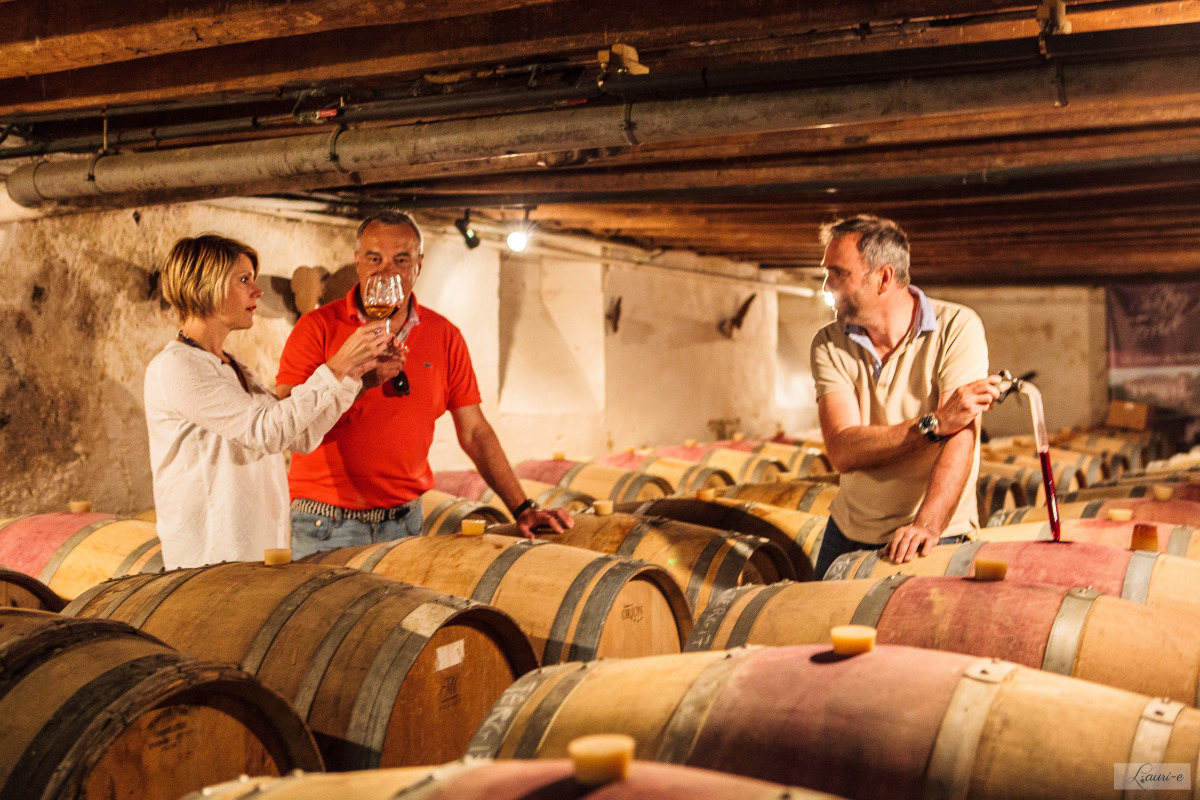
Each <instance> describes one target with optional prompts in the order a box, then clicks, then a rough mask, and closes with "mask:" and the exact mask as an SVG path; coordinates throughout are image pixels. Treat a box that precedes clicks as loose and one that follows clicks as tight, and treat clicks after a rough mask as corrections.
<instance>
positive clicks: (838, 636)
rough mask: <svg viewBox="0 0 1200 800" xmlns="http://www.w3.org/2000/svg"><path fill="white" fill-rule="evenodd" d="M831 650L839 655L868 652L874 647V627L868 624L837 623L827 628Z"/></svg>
mask: <svg viewBox="0 0 1200 800" xmlns="http://www.w3.org/2000/svg"><path fill="white" fill-rule="evenodd" d="M829 636H830V638H831V639H833V652H835V653H837V654H838V655H839V656H852V655H856V654H858V653H869V652H871V651H872V650H874V649H875V629H874V628H872V627H871V626H870V625H837V626H834V627H833V628H830V629H829Z"/></svg>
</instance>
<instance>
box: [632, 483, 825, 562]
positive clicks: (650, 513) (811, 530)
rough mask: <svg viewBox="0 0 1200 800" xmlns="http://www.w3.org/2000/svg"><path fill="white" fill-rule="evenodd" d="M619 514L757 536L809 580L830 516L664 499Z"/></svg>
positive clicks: (747, 503) (735, 503)
mask: <svg viewBox="0 0 1200 800" xmlns="http://www.w3.org/2000/svg"><path fill="white" fill-rule="evenodd" d="M615 510H617V511H619V512H622V513H626V514H635V515H637V516H639V517H666V518H667V519H674V520H679V521H680V522H689V523H691V524H693V525H702V526H704V527H707V528H715V529H716V530H720V531H728V532H731V533H740V534H744V535H747V536H759V537H762V538H763V539H767V540H769V541H771V542H773V543H774V544H776V545H777V546H778V547H779V548H780V549H781V550H783V552H784V554H785V555H787V558H788V561H790V562H791V564H792V567H793V568H794V569H795V570H796V579H797V580H801V581H807V580H812V578H813V565H814V564H815V563H816V558H817V553H818V552H819V550H820V547H821V540H822V539H823V538H824V535H825V526H826V524H828V522H829V517H827V516H822V515H819V514H807V513H805V512H803V511H792V510H790V509H786V508H780V507H778V506H772V505H767V504H766V503H755V502H752V501H748V500H746V501H743V500H734V499H731V498H727V497H715V498H713V499H711V500H700V499H697V498H693V497H666V498H663V499H661V500H649V501H646V502H644V503H625V504H622V505H620V506H617V507H616V509H615Z"/></svg>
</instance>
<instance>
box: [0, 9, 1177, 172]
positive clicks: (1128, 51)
mask: <svg viewBox="0 0 1200 800" xmlns="http://www.w3.org/2000/svg"><path fill="white" fill-rule="evenodd" d="M0 1H2V0H0ZM1198 37H1200V23H1193V24H1185V25H1171V26H1161V27H1154V28H1137V29H1122V30H1116V31H1094V32H1091V33H1083V34H1073V35H1070V36H1063V35H1050V36H1047V37H1046V38H1045V39H1044V40H1042V41H1041V42H1040V43H1039V41H1038V40H1035V39H1012V40H1003V41H995V42H976V43H972V44H962V45H946V46H940V47H928V48H920V49H914V50H899V51H884V52H876V53H862V54H857V55H852V56H849V55H839V56H826V57H822V58H810V59H803V60H799V61H783V62H771V63H764V64H742V65H738V66H733V67H707V68H704V69H699V70H691V71H687V72H666V73H650V74H648V75H629V74H617V75H612V76H609V77H606V78H604V79H603V80H600V81H598V82H597V81H592V80H584V81H580V82H577V83H575V84H572V85H568V86H551V87H545V88H529V87H526V88H520V89H511V88H510V89H502V90H498V91H482V92H464V93H457V92H452V93H449V94H444V95H431V96H424V97H410V96H407V94H405V95H404V96H400V97H389V96H387V95H388V94H390V93H384V95H383V96H381V97H380V98H379V99H375V100H371V101H367V102H360V103H354V104H351V105H347V106H344V107H341V108H337V109H335V111H336V113H335V114H334V115H333V116H329V117H318V116H317V115H316V113H315V112H311V111H309V112H303V113H298V114H296V115H295V116H293V115H284V116H265V117H264V116H255V117H242V118H230V119H218V120H211V121H208V122H203V123H185V124H178V125H168V126H159V127H156V128H142V129H136V130H125V131H114V132H111V133H110V134H109V135H108V137H107V138H105V137H103V136H99V135H94V136H82V137H75V138H72V139H58V140H54V141H41V142H36V141H35V142H31V143H29V144H26V145H23V146H20V147H10V148H5V149H0V158H2V159H11V158H22V157H25V156H31V155H45V154H49V153H72V152H73V153H81V152H94V151H96V150H98V149H99V148H100V147H101V146H102V145H103V144H108V145H109V146H112V147H120V146H122V145H129V144H139V143H145V142H164V141H169V140H171V139H178V138H187V137H193V136H204V135H214V134H230V133H244V132H248V131H253V130H258V129H260V128H263V127H267V126H272V125H276V124H280V123H283V122H291V123H296V122H305V123H309V124H320V125H324V126H326V127H328V126H330V125H331V124H332V125H336V124H353V123H356V122H369V121H382V120H390V121H393V122H408V121H412V120H417V119H427V118H429V117H436V116H446V115H455V114H491V113H502V112H510V113H511V112H513V111H532V110H536V109H539V108H541V109H548V108H553V107H555V106H557V105H560V104H564V103H584V102H589V101H593V100H596V99H599V98H601V97H605V96H607V97H610V98H621V99H626V100H629V99H632V100H640V99H642V98H647V97H651V96H675V97H677V98H679V97H680V96H682V95H691V96H697V95H712V94H717V93H737V92H761V91H767V90H778V91H783V90H787V89H804V88H810V87H815V86H821V85H828V84H830V83H836V84H839V85H840V84H844V83H847V82H860V83H861V82H865V81H877V80H884V79H893V80H894V79H898V78H912V77H918V76H932V75H937V74H940V75H946V74H954V73H959V72H967V71H973V70H977V69H985V70H991V71H996V70H999V69H1015V68H1022V67H1030V66H1038V65H1041V64H1043V63H1045V62H1046V61H1048V60H1049V61H1055V62H1063V63H1067V62H1071V61H1078V60H1081V59H1103V58H1105V57H1109V58H1111V57H1113V56H1116V55H1118V54H1119V55H1120V56H1121V57H1123V58H1133V57H1143V56H1163V55H1166V54H1178V53H1188V52H1191V51H1193V50H1194V49H1195V42H1196V41H1197V38H1198ZM572 66H573V65H571V64H568V63H558V64H551V65H544V66H540V67H538V66H535V65H530V66H527V67H523V68H515V69H511V68H510V69H507V70H505V73H506V74H507V73H522V72H530V71H535V70H536V69H539V68H540V69H542V70H550V71H554V70H561V69H567V68H570V67H572ZM303 96H304V92H302V91H301V92H291V93H289V94H286V95H283V94H281V95H279V96H278V97H276V96H275V95H253V96H249V97H245V98H230V99H224V100H216V101H213V100H197V101H187V102H184V101H175V102H170V103H158V104H146V105H142V106H130V107H127V108H114V109H109V110H107V111H106V112H105V113H104V115H98V116H97V117H96V120H97V122H99V120H100V119H101V116H108V117H110V118H113V117H118V116H120V115H123V114H132V113H147V112H150V111H169V110H178V109H186V108H218V107H222V106H225V105H242V104H246V103H249V102H263V101H265V100H278V99H286V98H288V97H293V98H294V97H303ZM77 116H78V114H77V113H76V112H58V113H52V114H35V115H30V116H18V117H12V118H9V119H6V120H0V122H9V123H17V124H25V123H33V122H38V121H53V120H59V121H62V120H64V119H72V118H77Z"/></svg>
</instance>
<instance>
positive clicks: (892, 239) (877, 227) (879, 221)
mask: <svg viewBox="0 0 1200 800" xmlns="http://www.w3.org/2000/svg"><path fill="white" fill-rule="evenodd" d="M855 233H858V234H861V236H860V238H859V240H858V254H859V255H860V256H862V260H863V262H864V263H865V264H866V265H867V270H868V271H869V272H874V271H875V270H877V269H879V268H880V267H882V266H883V265H884V264H891V265H892V267H893V269H895V271H896V283H897V284H898V285H899V286H900V287H901V288H903V287H905V286H908V283H909V275H908V234H906V233H905V232H904V231H903V230H901V229H900V226H899V225H897V224H896V223H894V222H892V221H891V220H890V219H883V218H882V217H874V216H871V215H870V214H859V215H858V216H855V217H849V218H847V219H839V220H835V221H834V222H830V223H827V224H825V225H822V226H821V244H823V245H825V246H826V247H828V246H829V243H830V242H832V241H833V240H834V239H840V238H842V237H843V236H849V235H851V234H855Z"/></svg>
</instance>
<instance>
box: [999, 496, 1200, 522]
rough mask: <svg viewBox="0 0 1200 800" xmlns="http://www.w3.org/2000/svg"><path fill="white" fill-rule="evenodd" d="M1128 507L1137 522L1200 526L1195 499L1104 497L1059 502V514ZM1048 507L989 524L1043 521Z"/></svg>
mask: <svg viewBox="0 0 1200 800" xmlns="http://www.w3.org/2000/svg"><path fill="white" fill-rule="evenodd" d="M1117 509H1128V510H1129V511H1130V512H1131V514H1132V518H1133V520H1134V521H1135V522H1169V523H1171V524H1174V525H1193V526H1197V525H1200V502H1197V501H1195V500H1155V499H1154V498H1152V497H1102V498H1099V499H1097V500H1088V501H1079V502H1074V503H1067V502H1060V503H1059V504H1058V516H1059V519H1060V520H1065V519H1107V518H1108V515H1109V512H1110V511H1113V510H1117ZM1045 516H1046V509H1045V508H1037V507H1032V508H1031V507H1029V506H1022V507H1021V508H1015V509H1013V510H1012V511H1003V512H1000V513H998V514H994V515H992V518H991V519H989V520H988V527H989V528H991V527H996V526H998V525H1013V524H1015V523H1018V522H1034V521H1040V520H1041V519H1043V518H1044V517H1045Z"/></svg>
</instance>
